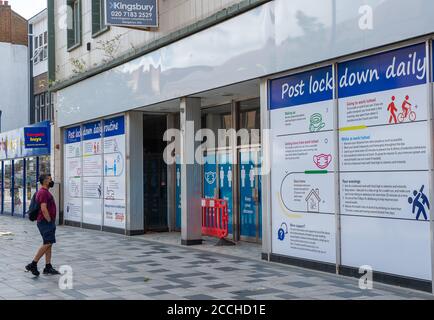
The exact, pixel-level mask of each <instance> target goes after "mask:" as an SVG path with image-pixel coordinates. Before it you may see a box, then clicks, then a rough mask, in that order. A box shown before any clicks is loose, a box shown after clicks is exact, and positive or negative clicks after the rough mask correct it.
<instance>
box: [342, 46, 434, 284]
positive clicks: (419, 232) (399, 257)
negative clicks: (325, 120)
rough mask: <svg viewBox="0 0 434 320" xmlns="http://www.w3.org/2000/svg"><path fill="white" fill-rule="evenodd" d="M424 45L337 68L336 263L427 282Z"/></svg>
mask: <svg viewBox="0 0 434 320" xmlns="http://www.w3.org/2000/svg"><path fill="white" fill-rule="evenodd" d="M426 58H427V55H426V48H425V44H420V45H415V46H410V47H406V48H402V49H398V50H394V51H389V52H385V53H381V54H377V55H373V56H369V57H365V58H361V59H356V60H352V61H348V62H345V63H341V64H339V65H338V79H337V80H338V83H339V88H338V95H339V129H340V133H339V148H340V171H341V172H340V192H341V210H340V212H341V228H342V233H341V247H342V252H341V254H342V264H343V265H345V266H350V267H355V268H359V267H360V266H362V265H369V266H372V268H373V269H374V270H375V271H378V272H384V273H389V274H396V275H401V276H406V277H412V278H417V279H424V280H431V278H432V276H431V251H430V223H429V220H430V205H431V203H430V202H431V199H430V198H429V195H430V184H429V169H430V166H429V158H430V157H429V154H430V152H431V150H430V145H431V143H432V140H431V138H430V137H428V132H429V131H428V125H429V122H428V105H429V99H428V90H427V74H428V66H427V65H428V64H427V59H426Z"/></svg>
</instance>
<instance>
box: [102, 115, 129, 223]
mask: <svg viewBox="0 0 434 320" xmlns="http://www.w3.org/2000/svg"><path fill="white" fill-rule="evenodd" d="M103 124H104V127H103V137H104V138H103V150H104V163H103V173H104V192H103V194H104V226H108V227H113V228H118V229H125V227H126V178H125V161H126V159H125V152H126V148H125V118H124V117H123V116H120V117H116V118H111V119H107V120H104V123H103Z"/></svg>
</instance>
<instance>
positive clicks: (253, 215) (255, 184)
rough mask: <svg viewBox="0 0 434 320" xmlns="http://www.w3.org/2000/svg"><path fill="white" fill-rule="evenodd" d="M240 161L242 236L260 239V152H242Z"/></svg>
mask: <svg viewBox="0 0 434 320" xmlns="http://www.w3.org/2000/svg"><path fill="white" fill-rule="evenodd" d="M240 160H241V161H240V165H239V168H240V169H239V170H240V173H239V177H240V183H239V186H240V234H241V236H243V237H256V236H257V235H258V237H259V234H257V231H259V229H260V228H262V226H261V220H260V219H261V216H260V212H261V209H260V207H261V198H260V180H259V179H260V167H259V166H258V164H259V161H258V160H259V152H257V151H253V152H250V151H242V152H241V153H240ZM257 228H258V230H257Z"/></svg>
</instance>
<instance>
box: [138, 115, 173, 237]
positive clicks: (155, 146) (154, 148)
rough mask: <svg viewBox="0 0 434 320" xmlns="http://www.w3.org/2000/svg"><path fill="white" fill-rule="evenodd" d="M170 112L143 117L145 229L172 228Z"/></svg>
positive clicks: (149, 230) (166, 229)
mask: <svg viewBox="0 0 434 320" xmlns="http://www.w3.org/2000/svg"><path fill="white" fill-rule="evenodd" d="M166 128H167V121H166V115H144V116H143V175H144V176H143V182H144V194H143V201H144V230H145V232H165V231H168V219H167V166H166V163H165V162H164V160H163V152H164V149H165V147H166V143H165V142H164V141H163V135H164V132H165V131H166Z"/></svg>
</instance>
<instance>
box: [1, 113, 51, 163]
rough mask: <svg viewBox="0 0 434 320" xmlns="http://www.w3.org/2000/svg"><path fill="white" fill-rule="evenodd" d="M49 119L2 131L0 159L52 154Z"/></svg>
mask: <svg viewBox="0 0 434 320" xmlns="http://www.w3.org/2000/svg"><path fill="white" fill-rule="evenodd" d="M50 128H51V124H50V122H49V121H43V122H40V123H36V124H33V125H29V126H27V127H24V128H19V129H15V130H12V131H7V132H3V133H0V160H6V159H16V158H21V157H32V156H41V155H48V154H50V152H51V150H50V143H51V137H50Z"/></svg>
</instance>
